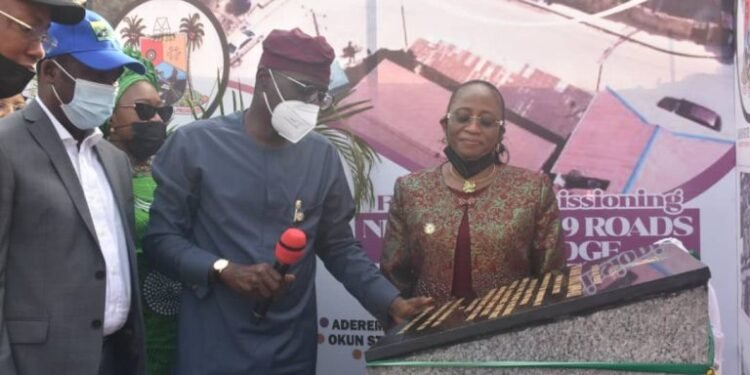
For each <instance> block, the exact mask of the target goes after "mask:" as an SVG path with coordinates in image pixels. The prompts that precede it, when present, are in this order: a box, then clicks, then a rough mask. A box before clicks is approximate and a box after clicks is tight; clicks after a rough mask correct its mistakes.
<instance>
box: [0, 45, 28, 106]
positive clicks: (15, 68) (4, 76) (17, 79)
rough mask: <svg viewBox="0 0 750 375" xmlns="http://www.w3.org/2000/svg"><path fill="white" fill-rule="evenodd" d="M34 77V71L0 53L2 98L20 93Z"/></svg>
mask: <svg viewBox="0 0 750 375" xmlns="http://www.w3.org/2000/svg"><path fill="white" fill-rule="evenodd" d="M32 78H34V72H32V71H30V70H28V69H26V67H24V66H23V65H20V64H18V63H17V62H15V61H13V60H11V59H9V58H7V57H5V56H3V55H2V54H0V99H4V98H9V97H11V96H14V95H17V94H20V93H21V91H23V89H24V88H25V87H26V85H28V84H29V82H30V81H31V79H32Z"/></svg>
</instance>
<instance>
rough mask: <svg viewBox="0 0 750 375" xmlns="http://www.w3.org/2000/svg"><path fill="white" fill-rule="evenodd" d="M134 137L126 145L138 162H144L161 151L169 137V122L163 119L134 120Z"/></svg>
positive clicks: (131, 125) (132, 126)
mask: <svg viewBox="0 0 750 375" xmlns="http://www.w3.org/2000/svg"><path fill="white" fill-rule="evenodd" d="M130 127H131V128H133V139H132V140H131V141H128V142H127V143H126V147H127V149H128V151H129V152H130V154H131V155H133V158H135V160H136V161H137V162H142V161H144V160H146V159H148V158H150V157H151V156H153V155H154V154H156V151H159V148H160V147H161V145H162V144H164V140H165V139H166V138H167V124H165V123H163V122H161V121H146V122H134V123H132V124H130Z"/></svg>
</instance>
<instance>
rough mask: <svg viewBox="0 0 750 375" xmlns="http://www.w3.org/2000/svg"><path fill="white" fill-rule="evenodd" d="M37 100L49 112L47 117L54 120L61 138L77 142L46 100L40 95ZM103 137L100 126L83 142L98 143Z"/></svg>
mask: <svg viewBox="0 0 750 375" xmlns="http://www.w3.org/2000/svg"><path fill="white" fill-rule="evenodd" d="M35 100H36V102H37V103H39V106H40V107H42V110H43V111H44V113H45V114H47V117H48V118H49V120H50V121H51V122H52V125H53V126H54V127H55V131H56V132H57V135H58V136H59V137H60V139H61V140H62V141H63V142H65V141H73V142H75V141H76V140H75V139H73V136H72V135H70V132H69V131H68V129H65V127H64V126H63V125H62V123H60V121H58V120H57V117H55V116H54V115H53V114H52V112H50V110H49V109H48V108H47V106H46V105H44V102H43V101H42V99H40V98H39V97H37V98H36V99H35ZM102 137H104V135H103V134H102V131H101V130H99V128H95V129H94V131H93V132H91V134H89V135H88V136H87V137H86V138H85V139H84V140H83V141H82V142H81V144H91V145H92V146H93V145H94V144H96V143H97V142H99V140H100V139H102Z"/></svg>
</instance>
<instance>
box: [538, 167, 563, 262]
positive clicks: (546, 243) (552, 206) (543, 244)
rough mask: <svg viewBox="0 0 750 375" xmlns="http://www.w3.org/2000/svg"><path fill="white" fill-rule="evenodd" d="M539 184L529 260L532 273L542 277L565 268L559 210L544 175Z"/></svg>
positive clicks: (547, 178) (553, 193) (550, 186)
mask: <svg viewBox="0 0 750 375" xmlns="http://www.w3.org/2000/svg"><path fill="white" fill-rule="evenodd" d="M539 182H540V184H539V185H540V187H539V205H538V206H537V212H536V231H535V235H534V242H533V243H532V250H531V251H532V254H531V259H532V271H533V272H534V273H535V274H537V275H543V274H544V273H545V272H548V271H550V270H553V269H560V268H562V267H563V266H565V251H564V250H565V247H564V246H565V244H564V241H563V236H562V228H561V226H560V209H559V208H558V206H557V198H556V197H555V192H554V190H553V189H552V182H551V181H550V179H549V177H547V176H546V175H542V176H541V178H540V179H539Z"/></svg>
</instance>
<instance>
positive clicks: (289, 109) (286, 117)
mask: <svg viewBox="0 0 750 375" xmlns="http://www.w3.org/2000/svg"><path fill="white" fill-rule="evenodd" d="M268 72H269V73H270V74H271V80H272V81H273V86H274V87H275V88H276V93H277V94H279V98H281V100H282V102H281V103H279V104H277V105H276V108H274V109H273V110H271V105H270V104H269V103H268V96H267V95H266V93H265V92H263V99H265V101H266V107H268V112H271V126H273V129H274V130H276V132H277V133H279V135H280V136H282V137H284V138H285V139H286V140H288V141H289V142H292V143H297V142H299V141H300V140H301V139H302V138H304V137H305V136H306V135H307V134H308V133H310V131H311V130H313V128H315V125H316V124H317V122H318V112H319V111H320V107H319V106H317V105H315V104H310V103H305V102H302V101H299V100H285V99H284V97H283V96H282V95H281V91H279V86H278V85H276V78H274V76H273V72H272V71H271V70H270V69H269V70H268Z"/></svg>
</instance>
